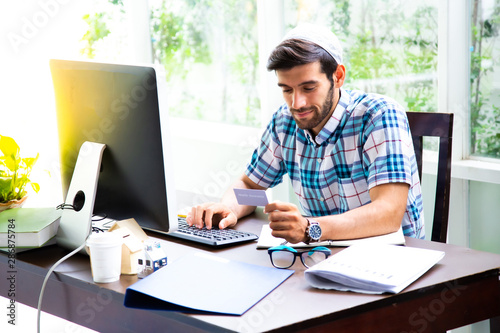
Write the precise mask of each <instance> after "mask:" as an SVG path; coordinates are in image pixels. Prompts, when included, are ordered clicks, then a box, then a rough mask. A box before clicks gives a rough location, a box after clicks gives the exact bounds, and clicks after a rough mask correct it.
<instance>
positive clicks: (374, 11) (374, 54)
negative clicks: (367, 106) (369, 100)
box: [285, 0, 438, 112]
mask: <svg viewBox="0 0 500 333" xmlns="http://www.w3.org/2000/svg"><path fill="white" fill-rule="evenodd" d="M285 6H286V10H285V14H286V16H285V21H286V25H287V26H288V27H293V26H295V25H296V24H297V23H299V22H301V21H308V22H318V23H321V24H324V25H326V26H330V27H332V30H333V31H334V32H335V33H336V34H337V36H338V38H339V39H340V41H341V43H342V45H343V48H344V59H345V60H344V63H345V65H346V69H347V79H346V83H345V85H344V87H346V88H347V89H361V90H364V91H367V92H375V93H381V94H385V95H388V96H390V97H392V98H395V99H396V100H397V101H398V102H399V103H401V104H402V105H403V107H405V108H406V110H411V111H427V112H435V111H437V50H438V49H437V47H438V44H437V38H438V10H437V7H436V4H435V1H423V0H420V1H401V0H370V1H367V0H342V1H328V0H319V1H298V0H297V1H286V2H285ZM395 27H398V28H397V29H395Z"/></svg>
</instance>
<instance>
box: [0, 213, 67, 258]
mask: <svg viewBox="0 0 500 333" xmlns="http://www.w3.org/2000/svg"><path fill="white" fill-rule="evenodd" d="M60 217H61V211H60V210H57V209H55V208H13V209H7V210H5V211H3V212H1V213H0V250H2V251H8V250H9V249H12V248H16V249H31V248H37V247H41V246H44V245H48V244H49V243H52V242H51V240H53V239H54V237H55V235H56V234H57V229H58V227H59V219H60Z"/></svg>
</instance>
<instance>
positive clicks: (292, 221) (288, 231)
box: [264, 202, 307, 244]
mask: <svg viewBox="0 0 500 333" xmlns="http://www.w3.org/2000/svg"><path fill="white" fill-rule="evenodd" d="M264 212H267V213H268V219H269V227H270V228H271V230H272V231H271V234H272V235H273V236H274V237H278V238H284V239H285V240H287V241H288V242H290V243H293V244H295V243H299V242H301V241H302V240H303V238H304V234H305V228H306V227H307V220H306V219H305V218H304V217H303V216H302V214H301V213H300V211H299V209H298V208H297V206H295V205H293V204H290V203H284V202H273V203H270V204H268V205H267V206H266V207H265V208H264Z"/></svg>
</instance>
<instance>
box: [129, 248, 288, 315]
mask: <svg viewBox="0 0 500 333" xmlns="http://www.w3.org/2000/svg"><path fill="white" fill-rule="evenodd" d="M293 272H294V271H292V270H280V269H276V268H271V267H264V266H257V265H252V264H247V263H243V262H238V261H232V260H227V259H224V258H220V257H217V256H213V255H209V254H205V253H194V254H191V255H187V256H185V257H182V258H180V259H178V260H176V261H175V262H173V263H169V264H168V265H167V266H165V267H163V268H161V269H159V270H158V271H156V272H154V273H153V274H151V275H149V276H147V277H146V278H144V279H142V280H140V281H138V282H136V283H134V284H133V285H131V286H130V287H128V288H127V290H126V291H125V299H124V305H125V306H126V307H131V308H141V309H155V310H171V311H180V312H187V313H213V314H227V315H242V314H243V313H245V312H246V311H247V310H248V309H250V308H251V307H252V306H253V305H255V304H256V303H258V302H259V301H260V300H261V299H262V298H264V297H265V296H266V295H267V294H269V293H270V292H271V291H272V290H274V289H275V288H276V287H278V286H279V285H280V284H281V283H283V281H285V280H286V279H287V278H288V277H290V275H292V274H293Z"/></svg>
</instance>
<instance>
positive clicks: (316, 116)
mask: <svg viewBox="0 0 500 333" xmlns="http://www.w3.org/2000/svg"><path fill="white" fill-rule="evenodd" d="M333 88H334V84H333V83H332V84H331V85H330V89H329V90H328V93H327V96H326V99H325V101H324V102H323V105H322V106H321V110H319V108H318V107H317V106H309V107H303V108H300V109H293V108H290V111H291V113H292V117H293V119H295V122H296V123H297V126H298V127H299V128H300V129H304V130H310V129H313V128H315V127H316V126H318V125H319V124H321V122H322V121H323V120H324V119H325V118H326V117H328V116H329V114H330V111H331V110H332V107H333V94H334V91H333ZM309 111H313V117H312V118H311V119H309V120H306V119H301V118H298V117H296V115H295V114H296V113H301V112H309Z"/></svg>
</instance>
